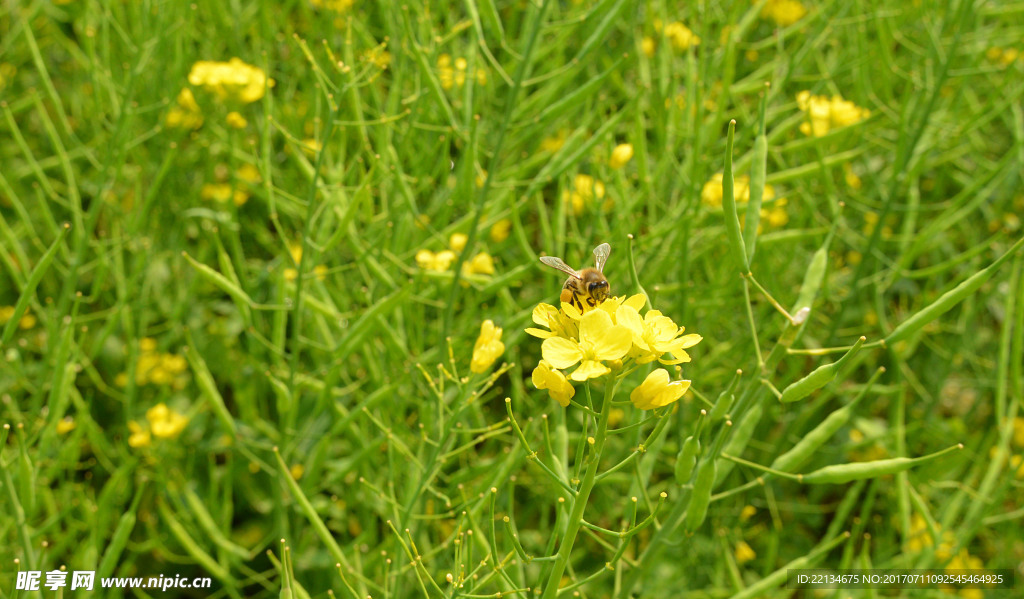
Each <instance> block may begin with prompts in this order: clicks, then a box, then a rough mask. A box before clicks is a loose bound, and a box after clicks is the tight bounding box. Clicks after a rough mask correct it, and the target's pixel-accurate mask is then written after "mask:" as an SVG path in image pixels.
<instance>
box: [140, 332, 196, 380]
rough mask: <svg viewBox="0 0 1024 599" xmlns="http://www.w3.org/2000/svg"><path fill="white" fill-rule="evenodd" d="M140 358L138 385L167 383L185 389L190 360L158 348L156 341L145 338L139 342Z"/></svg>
mask: <svg viewBox="0 0 1024 599" xmlns="http://www.w3.org/2000/svg"><path fill="white" fill-rule="evenodd" d="M139 349H140V350H141V351H140V352H139V359H138V362H136V364H135V384H136V385H146V384H153V385H166V386H170V387H172V388H174V389H184V388H185V385H186V384H187V382H188V375H187V373H186V371H187V370H188V362H186V361H185V358H183V357H181V356H179V355H176V354H166V353H163V352H159V351H157V350H156V342H155V341H154V340H153V339H150V338H148V337H147V338H145V339H142V340H141V341H140V342H139Z"/></svg>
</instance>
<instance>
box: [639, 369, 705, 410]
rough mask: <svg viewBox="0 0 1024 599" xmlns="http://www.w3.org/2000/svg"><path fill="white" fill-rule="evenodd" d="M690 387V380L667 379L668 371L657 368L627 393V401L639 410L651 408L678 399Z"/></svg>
mask: <svg viewBox="0 0 1024 599" xmlns="http://www.w3.org/2000/svg"><path fill="white" fill-rule="evenodd" d="M689 388H690V381H669V376H668V371H667V370H665V369H664V368H659V369H657V370H655V371H654V372H652V373H651V374H649V375H647V378H645V379H644V382H643V383H640V386H639V387H637V388H636V389H633V392H632V393H630V394H629V401H631V402H633V405H634V406H636V407H637V408H639V409H641V410H653V409H655V408H661V407H664V406H667V405H669V404H670V403H673V402H675V401H678V400H679V398H680V397H682V396H683V394H684V393H686V391H687V389H689Z"/></svg>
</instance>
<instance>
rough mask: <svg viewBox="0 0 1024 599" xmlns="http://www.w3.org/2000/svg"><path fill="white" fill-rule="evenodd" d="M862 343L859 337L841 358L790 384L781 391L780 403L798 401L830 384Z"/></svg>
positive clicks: (863, 339) (862, 339) (862, 340)
mask: <svg viewBox="0 0 1024 599" xmlns="http://www.w3.org/2000/svg"><path fill="white" fill-rule="evenodd" d="M864 341H865V338H864V337H861V338H860V339H858V340H857V343H854V344H853V347H851V348H850V351H848V352H846V354H845V355H844V356H843V357H842V358H839V359H838V360H836V361H835V362H832V363H831V364H823V365H821V366H819V367H817V368H815V369H814V370H812V371H811V373H810V374H808V375H807V376H805V377H804V378H802V379H800V380H798V381H796V382H795V383H792V384H790V385H789V386H788V387H786V388H785V389H783V391H782V397H780V398H779V399H780V401H782V403H790V402H794V401H799V400H801V399H803V398H805V397H807V396H808V395H810V394H811V393H814V392H815V391H817V390H818V389H821V388H822V387H824V386H825V385H827V384H829V383H831V382H832V379H834V378H836V373H837V372H839V369H840V368H842V367H843V366H844V365H845V364H846V363H847V362H849V361H850V359H851V358H852V357H853V356H854V355H856V354H857V352H859V351H860V346H861V345H863V344H864Z"/></svg>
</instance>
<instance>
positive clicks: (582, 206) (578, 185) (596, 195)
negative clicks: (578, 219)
mask: <svg viewBox="0 0 1024 599" xmlns="http://www.w3.org/2000/svg"><path fill="white" fill-rule="evenodd" d="M604 192H605V187H604V183H602V182H601V181H599V180H597V179H594V178H593V177H591V176H590V175H585V174H582V173H580V174H578V175H576V177H575V178H574V179H573V186H572V190H571V191H570V190H565V191H563V192H562V201H564V202H568V203H569V204H571V205H572V210H573V213H574V214H576V215H580V214H583V212H584V211H585V210H586V209H587V208H588V207H589V206H590V204H592V203H593V202H594V200H600V199H603V198H604Z"/></svg>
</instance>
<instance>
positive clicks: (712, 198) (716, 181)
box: [700, 173, 775, 208]
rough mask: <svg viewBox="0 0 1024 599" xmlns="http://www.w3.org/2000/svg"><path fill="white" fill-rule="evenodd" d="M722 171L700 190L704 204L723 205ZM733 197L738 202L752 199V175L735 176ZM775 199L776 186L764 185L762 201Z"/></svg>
mask: <svg viewBox="0 0 1024 599" xmlns="http://www.w3.org/2000/svg"><path fill="white" fill-rule="evenodd" d="M724 178H725V177H724V175H723V174H722V173H716V174H714V175H712V177H711V179H709V180H708V182H707V183H705V184H704V187H703V188H702V189H701V192H700V199H701V201H702V202H704V204H706V205H708V206H711V207H712V208H718V207H720V206H721V205H722V193H723V191H722V181H723V180H724ZM732 193H733V198H734V199H735V200H736V203H737V204H745V203H747V202H749V201H750V177H749V176H747V175H737V176H735V177H734V178H733V187H732ZM774 199H775V188H774V187H772V186H771V185H765V186H764V192H763V193H762V195H761V201H762V202H771V201H772V200H774Z"/></svg>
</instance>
